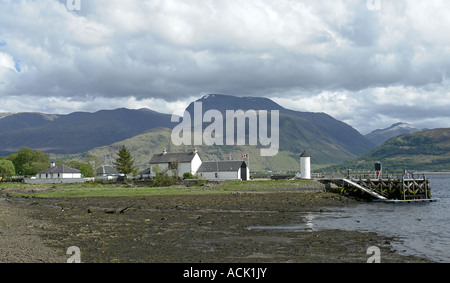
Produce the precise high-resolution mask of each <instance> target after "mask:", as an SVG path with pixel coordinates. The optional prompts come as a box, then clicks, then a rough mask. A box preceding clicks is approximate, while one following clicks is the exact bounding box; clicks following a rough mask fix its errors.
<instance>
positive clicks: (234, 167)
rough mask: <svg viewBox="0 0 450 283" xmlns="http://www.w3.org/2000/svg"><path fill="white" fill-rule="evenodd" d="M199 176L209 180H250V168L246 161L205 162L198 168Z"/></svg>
mask: <svg viewBox="0 0 450 283" xmlns="http://www.w3.org/2000/svg"><path fill="white" fill-rule="evenodd" d="M197 176H198V177H200V178H202V177H203V178H205V179H207V180H242V181H247V180H250V169H249V168H248V166H247V163H245V161H233V160H223V161H210V162H203V163H202V165H201V166H200V168H199V169H198V170H197Z"/></svg>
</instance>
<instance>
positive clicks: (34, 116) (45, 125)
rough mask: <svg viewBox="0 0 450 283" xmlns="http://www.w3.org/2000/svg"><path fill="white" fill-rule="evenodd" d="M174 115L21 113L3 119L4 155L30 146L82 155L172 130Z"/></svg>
mask: <svg viewBox="0 0 450 283" xmlns="http://www.w3.org/2000/svg"><path fill="white" fill-rule="evenodd" d="M170 117H171V115H168V114H161V113H158V112H155V111H152V110H149V109H139V110H130V109H125V108H120V109H115V110H101V111H98V112H95V113H88V112H75V113H71V114H68V115H56V114H43V113H17V114H12V115H9V116H6V117H4V118H1V119H0V152H1V153H2V155H7V154H10V153H14V152H17V151H18V150H19V148H21V147H24V146H28V147H30V148H32V149H34V150H41V151H43V152H46V153H58V154H67V153H80V152H85V151H88V150H90V149H92V148H94V147H98V146H104V145H108V144H112V143H114V142H117V141H120V140H124V139H127V138H130V137H132V136H135V135H138V134H140V133H142V132H144V131H146V130H148V129H151V128H155V127H171V122H170Z"/></svg>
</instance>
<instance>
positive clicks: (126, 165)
mask: <svg viewBox="0 0 450 283" xmlns="http://www.w3.org/2000/svg"><path fill="white" fill-rule="evenodd" d="M117 156H118V157H117V158H116V161H115V162H114V167H116V169H117V171H119V172H120V173H122V174H125V180H126V179H127V175H128V174H130V173H133V172H134V170H135V169H134V167H133V165H134V159H133V157H132V156H131V153H130V151H129V150H128V149H127V148H126V147H125V145H122V147H121V148H120V149H119V152H118V153H117Z"/></svg>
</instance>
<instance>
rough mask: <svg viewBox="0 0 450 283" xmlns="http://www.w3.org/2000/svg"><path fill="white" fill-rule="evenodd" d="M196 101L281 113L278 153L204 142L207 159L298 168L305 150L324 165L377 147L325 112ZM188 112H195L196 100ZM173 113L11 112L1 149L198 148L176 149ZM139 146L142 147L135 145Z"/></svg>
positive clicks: (4, 121) (215, 97)
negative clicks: (243, 156)
mask: <svg viewBox="0 0 450 283" xmlns="http://www.w3.org/2000/svg"><path fill="white" fill-rule="evenodd" d="M196 102H202V106H203V111H204V112H205V111H207V110H211V109H215V110H218V111H220V112H221V113H224V112H225V110H238V109H240V110H244V111H246V110H267V111H273V110H278V111H279V113H280V125H279V130H280V132H279V136H280V149H279V153H278V155H277V156H275V157H273V158H262V157H260V156H259V148H258V146H230V145H225V146H210V147H208V146H200V147H199V148H200V150H199V151H203V152H204V154H205V156H207V157H205V158H218V159H224V158H225V156H226V155H229V156H231V157H233V158H239V159H241V154H243V153H249V154H250V155H251V156H252V157H251V158H252V159H251V160H250V162H252V163H253V164H252V165H253V166H252V167H253V168H256V169H259V170H289V168H291V169H292V170H298V156H299V155H300V154H301V153H302V152H303V151H304V150H306V151H308V153H309V154H310V155H311V161H312V162H313V164H315V165H319V166H320V165H327V164H336V163H340V162H343V161H348V160H352V159H355V158H357V157H358V156H360V155H362V154H365V153H367V152H369V151H370V150H372V149H373V148H375V145H374V144H373V143H372V142H370V141H369V140H368V139H367V138H366V137H364V136H363V135H361V134H360V133H359V132H358V131H357V130H355V129H354V128H352V127H351V126H349V125H348V124H345V123H344V122H342V121H338V120H336V119H334V118H333V117H331V116H329V115H327V114H325V113H311V112H300V111H293V110H289V109H286V108H284V107H282V106H280V105H278V104H277V103H275V102H273V101H272V100H270V99H267V98H259V97H236V96H229V95H220V94H210V95H206V96H204V97H202V98H200V99H198V100H197V101H196ZM186 111H187V112H189V113H192V111H193V103H191V104H190V105H189V106H188V107H187V108H186ZM171 116H172V115H170V114H163V113H158V112H155V111H152V110H149V109H139V110H131V109H125V108H120V109H115V110H101V111H98V112H95V113H88V112H75V113H71V114H67V115H57V114H43V113H14V114H9V115H5V116H4V117H3V118H0V153H1V154H2V155H9V154H11V153H14V152H17V151H18V149H19V148H21V147H24V146H28V147H30V148H32V149H34V150H41V151H44V152H46V153H51V154H59V155H62V154H86V153H89V154H94V153H96V154H98V155H97V156H99V157H101V156H102V154H101V153H107V152H108V153H111V152H113V151H114V150H115V148H116V147H117V145H119V144H130V146H131V147H132V150H131V151H132V153H134V155H135V156H136V157H138V159H139V160H142V161H140V162H141V163H143V164H144V163H147V162H148V160H150V158H151V156H152V155H153V154H154V153H157V152H160V151H161V150H162V149H163V148H168V149H169V150H171V151H187V150H192V149H193V146H180V147H175V146H174V145H173V144H172V143H171V139H170V132H171V129H172V128H173V127H174V126H176V124H175V123H172V122H171ZM204 126H205V125H204ZM138 141H139V142H138ZM137 144H138V145H139V146H136V147H135V146H133V145H137ZM259 147H260V146H259ZM114 153H115V152H114ZM209 156H211V157H209ZM292 167H294V168H292Z"/></svg>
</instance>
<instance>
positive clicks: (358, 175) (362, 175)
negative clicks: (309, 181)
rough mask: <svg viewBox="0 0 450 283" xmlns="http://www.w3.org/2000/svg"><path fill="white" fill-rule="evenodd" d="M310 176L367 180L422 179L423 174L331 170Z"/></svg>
mask: <svg viewBox="0 0 450 283" xmlns="http://www.w3.org/2000/svg"><path fill="white" fill-rule="evenodd" d="M311 177H312V178H317V179H354V180H367V179H383V180H394V179H398V180H401V179H424V178H426V176H425V174H422V173H406V174H404V173H382V174H376V173H373V172H350V173H348V172H332V173H328V172H327V173H312V174H311Z"/></svg>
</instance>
